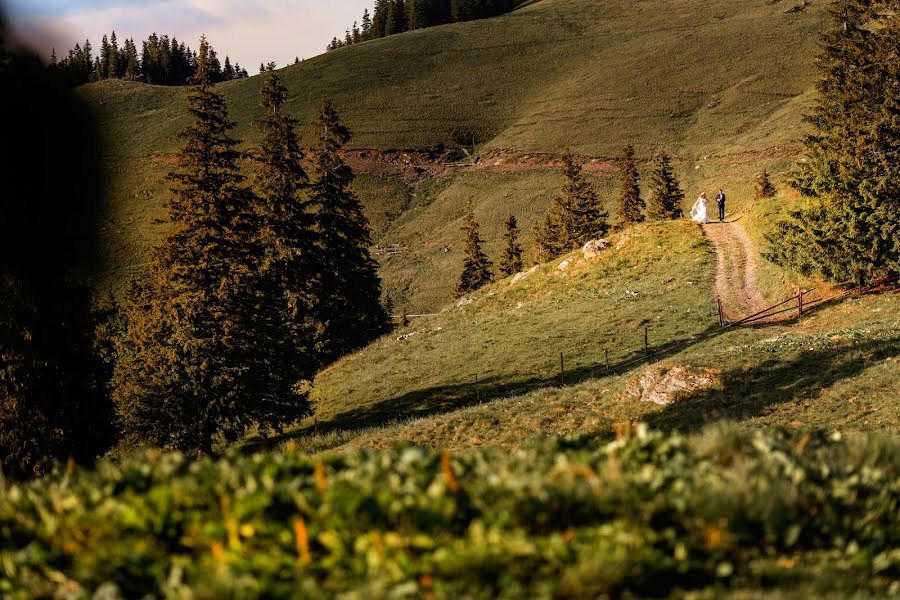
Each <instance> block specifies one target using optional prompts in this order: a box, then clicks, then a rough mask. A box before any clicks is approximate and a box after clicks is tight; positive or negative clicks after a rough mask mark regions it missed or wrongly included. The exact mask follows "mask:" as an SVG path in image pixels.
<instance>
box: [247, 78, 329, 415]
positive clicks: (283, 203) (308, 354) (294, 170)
mask: <svg viewBox="0 0 900 600" xmlns="http://www.w3.org/2000/svg"><path fill="white" fill-rule="evenodd" d="M261 94H262V98H263V100H262V105H263V108H264V109H265V115H266V116H265V117H264V118H263V119H262V120H261V121H260V122H259V123H257V125H258V127H259V129H260V131H261V133H262V135H263V140H262V144H261V146H260V148H259V150H258V152H256V153H255V163H256V169H255V171H256V172H255V177H254V184H255V189H256V192H257V193H256V197H257V198H258V201H257V210H256V211H255V212H256V214H257V215H259V216H260V219H261V227H260V238H259V242H260V244H261V252H260V254H261V256H262V259H261V261H260V268H259V272H258V275H259V277H260V278H261V279H262V280H263V282H264V285H263V287H264V289H266V290H267V294H266V296H265V297H264V298H263V302H264V304H265V305H264V309H263V310H262V311H261V312H262V314H265V315H269V316H270V318H271V319H272V321H271V322H272V324H273V325H274V326H275V331H276V332H278V335H277V336H273V337H275V339H274V343H273V344H272V346H271V347H270V348H269V350H268V351H269V354H270V356H269V357H268V360H267V363H268V364H270V365H272V368H273V369H274V371H275V372H276V373H281V374H282V377H283V378H284V383H285V384H286V386H288V387H286V388H285V389H284V390H283V391H282V395H283V396H285V397H288V396H289V395H290V389H291V388H290V386H291V385H292V384H294V383H296V382H298V381H300V380H310V379H312V376H313V375H314V374H315V372H316V370H317V367H319V366H320V365H319V364H318V362H317V356H316V352H315V350H316V343H317V341H318V338H319V337H320V336H321V334H322V326H321V325H320V324H319V323H318V322H317V321H316V319H315V317H316V314H317V309H318V307H317V304H316V302H317V299H318V296H320V295H321V287H322V272H321V254H320V253H319V251H320V249H319V248H318V247H317V246H318V237H317V235H316V233H315V230H314V228H315V217H314V215H313V214H312V213H311V211H310V208H309V203H308V200H307V199H306V193H307V191H308V187H309V180H308V178H307V175H306V171H305V170H304V169H303V166H302V164H301V163H302V161H303V150H302V149H301V147H300V138H299V136H298V135H297V131H296V130H297V126H298V125H299V122H298V120H297V119H296V118H294V117H292V116H290V115H287V114H285V113H284V112H283V110H282V108H283V106H284V102H285V100H286V99H287V88H286V87H285V86H284V85H283V84H282V83H281V79H280V78H279V77H278V74H277V73H276V72H275V71H274V70H270V71H269V72H268V76H267V77H266V81H265V83H264V84H263V88H262V92H261ZM293 404H294V410H295V411H296V412H297V413H298V414H307V413H309V412H310V409H309V404H308V401H307V400H306V396H302V397H298V398H295V400H294V403H293Z"/></svg>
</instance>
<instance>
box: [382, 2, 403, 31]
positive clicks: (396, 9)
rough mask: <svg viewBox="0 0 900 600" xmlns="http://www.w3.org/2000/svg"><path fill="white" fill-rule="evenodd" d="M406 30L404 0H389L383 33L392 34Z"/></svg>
mask: <svg viewBox="0 0 900 600" xmlns="http://www.w3.org/2000/svg"><path fill="white" fill-rule="evenodd" d="M404 31H406V5H405V3H404V0H389V4H388V11H387V22H386V24H385V29H384V34H385V35H386V36H387V35H394V34H396V33H403V32H404Z"/></svg>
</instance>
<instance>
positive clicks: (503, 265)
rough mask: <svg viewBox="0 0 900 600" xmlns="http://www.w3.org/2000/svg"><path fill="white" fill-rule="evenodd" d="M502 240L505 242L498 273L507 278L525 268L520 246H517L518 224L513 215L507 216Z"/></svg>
mask: <svg viewBox="0 0 900 600" xmlns="http://www.w3.org/2000/svg"><path fill="white" fill-rule="evenodd" d="M503 238H504V239H505V240H506V248H505V249H504V250H503V258H502V259H501V261H500V272H501V273H502V274H503V275H505V276H507V277H509V276H510V275H515V274H516V273H518V272H520V271H522V270H524V268H525V263H524V262H523V261H522V246H521V244H519V224H518V223H517V222H516V217H515V215H509V218H508V219H507V220H506V233H505V234H503Z"/></svg>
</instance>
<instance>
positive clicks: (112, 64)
mask: <svg viewBox="0 0 900 600" xmlns="http://www.w3.org/2000/svg"><path fill="white" fill-rule="evenodd" d="M101 60H102V58H101ZM119 63H120V59H119V42H118V41H117V40H116V32H115V31H113V32H112V35H110V36H109V56H108V57H107V66H106V76H107V77H109V78H110V79H118V78H119V75H121V71H120V70H119Z"/></svg>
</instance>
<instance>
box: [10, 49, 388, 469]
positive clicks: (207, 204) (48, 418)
mask: <svg viewBox="0 0 900 600" xmlns="http://www.w3.org/2000/svg"><path fill="white" fill-rule="evenodd" d="M196 60H197V62H196V64H197V70H196V73H195V75H194V78H193V81H192V85H193V90H192V92H191V94H190V97H189V100H188V112H189V114H190V115H191V116H192V123H191V124H190V126H188V128H187V129H185V130H184V131H183V132H182V133H181V138H182V139H183V140H184V145H183V147H182V148H181V150H180V151H179V152H178V154H177V156H176V161H175V163H176V164H175V168H174V170H173V172H172V173H171V174H170V175H169V181H170V182H171V184H172V194H171V197H170V200H169V201H168V205H167V214H168V221H169V222H170V223H171V224H172V225H174V227H173V228H172V230H173V233H171V234H169V235H168V236H167V237H166V238H165V239H164V240H163V241H162V242H161V243H160V244H158V245H157V246H156V247H154V248H153V249H152V250H151V252H150V256H149V269H148V274H147V276H146V278H142V279H137V280H135V281H132V282H131V286H130V288H129V290H128V292H127V293H126V295H125V298H124V301H123V302H122V304H121V305H120V306H108V307H107V309H106V310H105V311H103V312H102V313H98V312H97V311H95V312H94V313H90V311H88V310H87V309H85V310H83V311H81V312H78V307H84V306H85V305H86V304H85V302H81V303H78V304H72V303H64V306H65V307H67V308H66V311H67V312H66V313H65V314H60V315H59V317H58V318H56V315H55V313H54V314H53V315H51V318H52V322H53V323H56V325H55V326H53V327H45V326H41V325H40V323H41V316H42V315H41V314H40V311H39V309H40V305H39V304H35V302H33V301H32V300H31V297H32V296H33V294H31V293H30V292H29V291H28V290H27V289H25V288H24V287H23V285H22V281H23V278H24V277H25V276H26V275H27V273H30V272H32V271H30V270H21V271H20V270H12V269H5V270H4V271H3V274H4V275H5V276H6V277H5V279H2V280H0V282H2V283H3V285H2V286H0V292H2V293H0V308H2V309H3V310H2V311H0V317H2V318H0V355H2V356H3V357H4V362H3V364H2V365H0V392H2V394H0V425H2V426H3V427H2V429H0V462H2V465H3V468H4V469H5V471H6V472H7V473H12V474H14V475H25V476H28V475H33V474H39V473H41V472H42V471H43V470H44V469H46V466H47V465H48V464H49V461H51V460H52V459H59V458H63V459H64V458H66V457H67V456H75V457H76V458H83V459H89V458H92V457H94V456H96V455H97V454H99V453H102V452H103V451H104V450H106V449H107V448H109V447H110V446H111V445H112V444H113V443H115V442H117V441H120V440H121V441H124V442H127V443H128V444H132V445H143V446H154V447H160V448H170V449H179V450H182V451H191V452H198V453H209V452H211V450H212V449H213V446H214V444H216V443H219V442H221V443H230V442H234V441H236V440H238V439H240V438H241V437H242V436H243V435H245V434H246V433H247V432H248V431H249V430H251V429H256V428H259V429H260V430H261V431H270V430H275V431H281V430H283V428H284V427H286V426H289V425H292V424H295V423H298V422H299V421H300V420H302V419H303V418H304V417H306V416H308V415H309V414H311V412H312V405H311V402H310V398H309V389H310V385H311V380H312V378H313V376H314V375H315V373H316V372H317V371H319V370H320V369H322V368H323V367H324V366H326V365H328V364H329V363H331V362H333V361H334V360H336V359H337V358H339V357H340V356H342V355H344V354H346V353H348V352H351V351H353V350H355V349H357V348H359V347H361V346H363V345H365V344H367V343H368V342H370V341H371V340H372V339H374V338H376V337H378V336H380V335H382V334H383V333H385V332H386V331H388V330H389V319H388V317H387V314H386V313H385V310H384V308H383V307H382V305H381V302H380V301H381V282H380V279H379V277H378V274H377V264H376V263H375V261H374V260H373V259H372V258H371V257H370V255H369V250H368V249H369V248H370V247H371V244H372V240H371V234H370V230H369V226H368V222H367V220H366V217H365V216H364V214H363V211H362V206H361V203H360V201H359V199H358V198H357V197H356V196H355V194H354V193H353V190H352V187H351V184H352V181H353V178H354V174H353V172H352V170H351V169H350V168H349V167H348V166H347V165H346V164H345V163H344V162H343V160H342V158H341V149H342V148H343V146H344V145H345V144H346V143H347V142H348V141H349V139H350V137H351V132H350V131H349V129H347V127H345V126H344V125H343V124H342V123H341V122H340V118H339V116H338V113H337V111H336V110H335V108H334V106H333V105H332V104H331V103H330V102H329V101H327V100H326V101H324V103H323V105H322V110H321V113H320V116H319V119H318V122H317V129H318V144H317V146H316V148H315V149H314V150H313V151H311V154H310V155H307V154H306V152H305V151H304V150H303V149H302V147H301V140H300V138H299V135H298V133H297V131H296V129H297V126H298V121H297V119H296V118H294V117H293V116H291V115H290V114H288V113H286V112H285V111H284V110H283V106H284V102H285V101H286V99H287V97H288V90H287V88H286V87H285V86H284V85H283V84H282V82H281V79H280V78H279V77H278V75H277V73H276V72H275V71H269V72H268V73H267V76H266V80H265V83H264V85H263V88H262V90H261V114H262V117H261V119H260V120H259V121H258V122H257V123H256V125H257V127H258V128H259V130H260V132H261V134H262V142H261V143H260V144H259V146H258V147H256V148H253V149H252V150H250V151H248V152H246V153H245V152H239V151H238V150H237V148H238V145H239V140H237V139H235V138H233V137H231V136H230V134H229V132H230V131H231V130H232V129H233V128H234V127H235V124H234V123H233V122H232V121H231V120H230V119H229V118H228V112H227V108H226V104H225V99H224V97H223V96H221V95H220V94H218V93H217V92H215V91H214V87H213V79H212V75H213V66H212V56H211V50H210V47H209V45H208V44H207V42H206V40H205V38H201V41H200V48H199V51H198V53H197V59H196ZM242 158H245V159H248V160H249V162H250V163H251V164H252V175H251V177H249V178H247V177H245V175H244V174H243V173H242V171H241V168H240V161H241V159H242ZM304 164H308V165H309V167H308V168H309V169H310V173H307V170H306V169H307V168H306V167H304ZM32 266H33V265H32ZM42 275H45V274H42ZM51 275H52V273H51ZM51 279H53V278H51ZM59 279H63V280H64V279H65V277H64V276H63V275H60V277H59ZM54 280H55V279H54ZM60 285H62V284H60ZM67 285H68V284H67ZM51 291H53V292H54V293H55V294H56V295H57V296H59V289H57V288H53V289H52V290H51ZM77 291H78V294H79V296H78V297H79V298H82V297H84V298H87V297H88V296H87V294H86V290H83V289H81V288H79V289H78V290H77ZM63 322H70V323H79V324H84V326H79V327H77V328H74V329H73V328H72V327H71V326H70V327H62V326H61V325H60V324H61V323H63ZM59 352H65V353H67V354H70V355H73V356H68V357H67V359H66V360H56V359H54V358H53V357H54V356H55V355H54V353H59ZM73 398H74V399H73ZM68 402H71V403H73V405H74V406H76V407H77V408H78V410H77V411H76V412H79V411H81V412H82V414H81V415H80V416H79V417H78V418H75V419H73V420H72V422H71V423H68V422H66V421H65V419H62V418H60V417H61V416H65V415H67V414H69V411H68V410H67V409H66V407H65V406H63V404H64V403H68ZM86 409H89V412H87V411H86ZM26 417H27V418H26ZM86 423H90V424H91V426H92V427H93V429H95V430H98V431H102V432H103V435H102V436H101V435H90V432H91V431H92V430H91V429H90V428H88V427H85V424H86ZM45 439H53V440H54V442H53V443H52V444H44V445H41V444H42V443H43V442H42V440H45Z"/></svg>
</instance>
